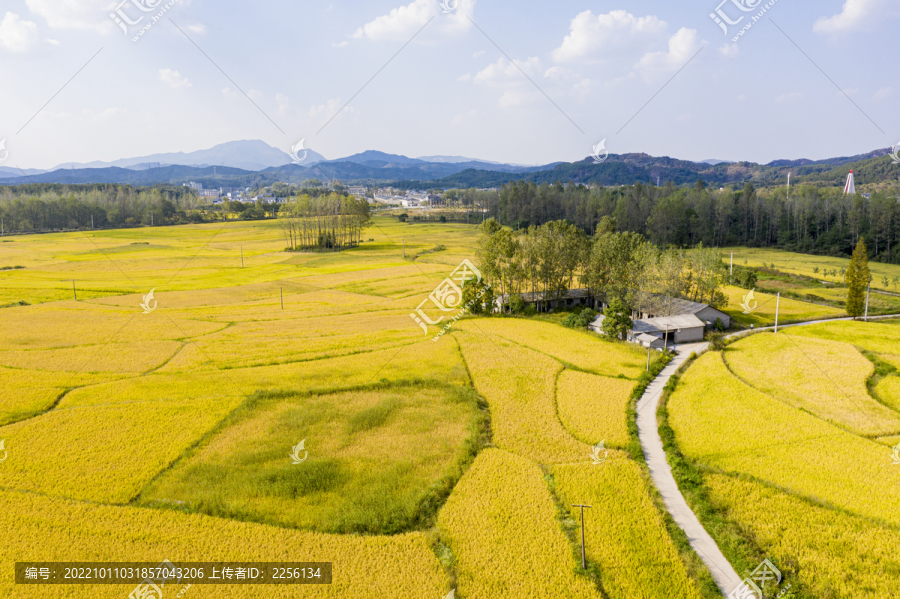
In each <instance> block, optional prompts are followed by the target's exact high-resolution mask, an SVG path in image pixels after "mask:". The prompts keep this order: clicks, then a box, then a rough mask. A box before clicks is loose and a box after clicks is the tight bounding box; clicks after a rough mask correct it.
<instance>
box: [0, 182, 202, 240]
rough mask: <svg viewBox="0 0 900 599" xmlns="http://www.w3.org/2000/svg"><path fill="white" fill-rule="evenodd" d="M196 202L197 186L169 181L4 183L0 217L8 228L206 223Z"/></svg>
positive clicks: (0, 196) (81, 227)
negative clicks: (148, 184)
mask: <svg viewBox="0 0 900 599" xmlns="http://www.w3.org/2000/svg"><path fill="white" fill-rule="evenodd" d="M198 205H199V200H198V198H197V195H196V193H194V192H193V190H190V189H189V188H186V187H176V186H168V185H162V186H154V187H152V188H135V187H132V186H131V185H119V184H96V185H60V184H55V183H34V184H26V185H17V186H2V187H0V218H2V223H3V224H2V226H3V230H4V231H7V232H9V231H47V230H61V229H89V228H91V226H94V227H98V228H99V227H106V226H122V225H136V224H151V223H154V224H158V225H161V224H174V223H177V222H203V220H204V219H203V217H202V216H200V215H199V214H196V212H194V211H195V210H196V209H197V207H198Z"/></svg>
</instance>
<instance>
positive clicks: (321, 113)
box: [307, 98, 359, 119]
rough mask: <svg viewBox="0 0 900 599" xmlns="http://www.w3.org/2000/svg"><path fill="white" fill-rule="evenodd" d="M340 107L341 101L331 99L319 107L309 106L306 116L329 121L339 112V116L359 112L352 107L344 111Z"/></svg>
mask: <svg viewBox="0 0 900 599" xmlns="http://www.w3.org/2000/svg"><path fill="white" fill-rule="evenodd" d="M341 106H343V105H342V104H341V99H340V98H333V99H331V100H328V101H327V102H325V103H324V104H322V105H320V106H311V107H310V109H309V112H307V115H309V116H310V117H312V118H314V119H330V118H331V117H333V116H334V115H336V114H337V113H338V111H339V110H340V112H341V114H359V111H357V110H356V109H355V108H353V107H352V106H347V107H346V108H344V110H341Z"/></svg>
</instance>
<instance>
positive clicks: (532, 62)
mask: <svg viewBox="0 0 900 599" xmlns="http://www.w3.org/2000/svg"><path fill="white" fill-rule="evenodd" d="M514 62H515V64H513V63H512V62H510V61H508V60H506V59H505V58H503V57H502V56H501V57H500V58H498V59H497V62H492V63H491V64H489V65H488V66H486V67H484V68H483V69H482V70H480V71H478V74H476V75H475V83H487V84H489V85H497V84H503V83H521V82H523V81H527V80H526V79H525V78H524V77H523V76H522V71H524V72H525V73H526V74H527V75H528V76H529V77H533V76H534V75H536V74H538V73H540V71H541V70H542V69H541V61H540V59H539V58H537V57H534V56H533V57H531V58H529V59H528V60H514Z"/></svg>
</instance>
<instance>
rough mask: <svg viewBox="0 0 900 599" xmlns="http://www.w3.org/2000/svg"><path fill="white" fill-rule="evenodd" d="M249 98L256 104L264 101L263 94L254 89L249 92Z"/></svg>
mask: <svg viewBox="0 0 900 599" xmlns="http://www.w3.org/2000/svg"><path fill="white" fill-rule="evenodd" d="M247 96H248V97H249V98H250V99H251V100H253V101H254V102H259V101H261V100H262V99H263V95H262V92H258V91H256V90H255V89H252V88H251V89H250V91H248V92H247Z"/></svg>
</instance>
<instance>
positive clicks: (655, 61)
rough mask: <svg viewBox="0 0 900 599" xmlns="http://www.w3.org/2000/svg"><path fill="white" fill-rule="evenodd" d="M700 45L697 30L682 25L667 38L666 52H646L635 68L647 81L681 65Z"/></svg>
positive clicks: (675, 69)
mask: <svg viewBox="0 0 900 599" xmlns="http://www.w3.org/2000/svg"><path fill="white" fill-rule="evenodd" d="M700 46H701V44H700V41H699V40H698V39H697V30H696V29H688V28H687V27H682V28H681V29H679V30H678V33H676V34H675V35H673V36H672V37H671V38H669V51H668V52H648V53H647V54H645V55H644V57H643V58H641V60H640V62H638V63H637V64H636V65H635V69H637V70H638V71H640V73H641V74H642V75H643V76H644V79H645V80H648V81H649V80H651V79H653V78H654V77H655V76H657V75H660V74H667V73H671V72H673V71H677V70H678V69H680V68H681V67H683V66H684V65H685V64H686V63H687V61H688V60H690V59H691V57H692V56H694V54H696V53H697V51H698V50H700Z"/></svg>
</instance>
